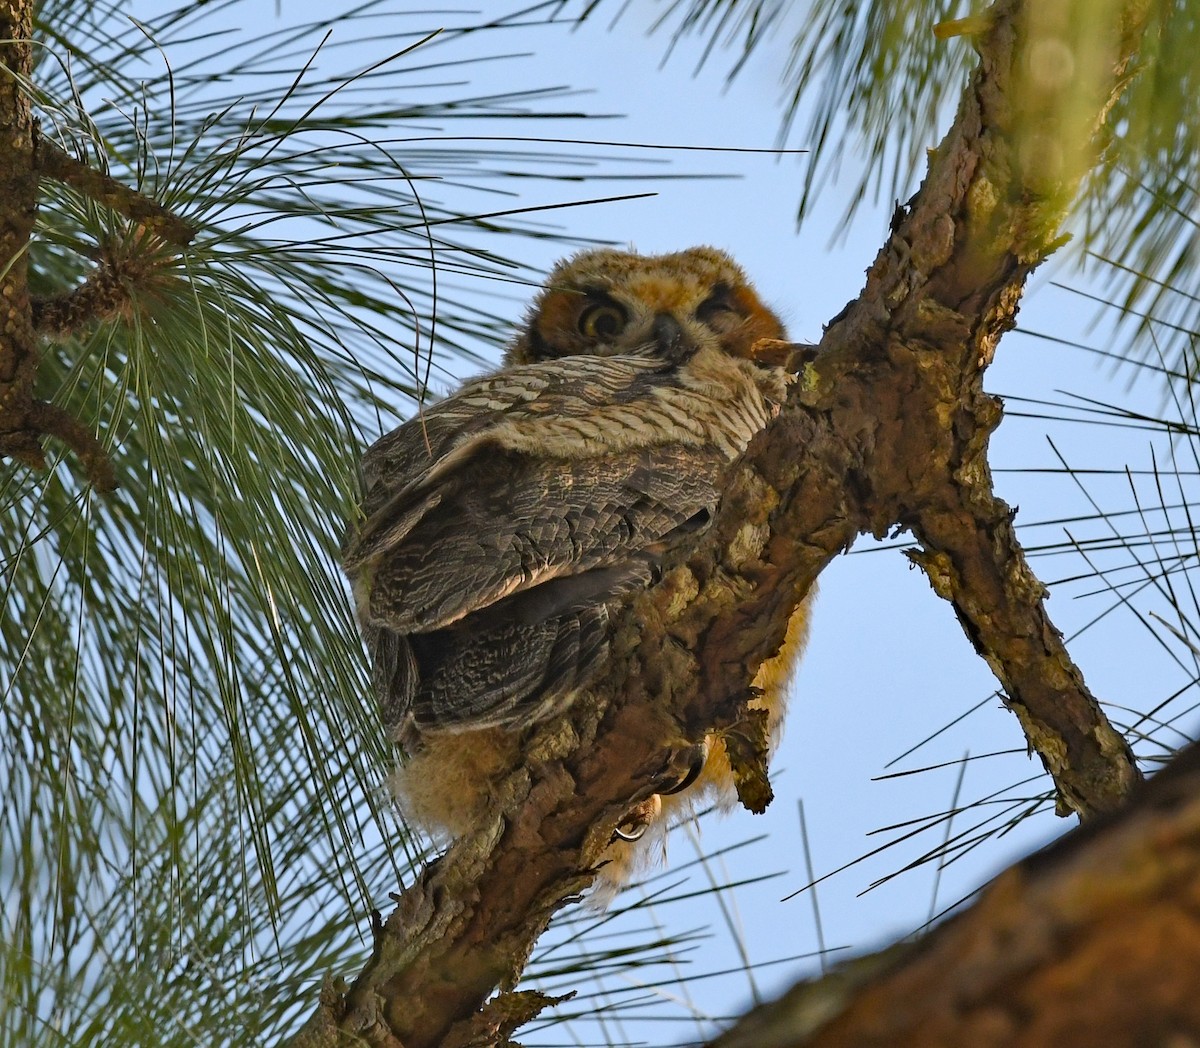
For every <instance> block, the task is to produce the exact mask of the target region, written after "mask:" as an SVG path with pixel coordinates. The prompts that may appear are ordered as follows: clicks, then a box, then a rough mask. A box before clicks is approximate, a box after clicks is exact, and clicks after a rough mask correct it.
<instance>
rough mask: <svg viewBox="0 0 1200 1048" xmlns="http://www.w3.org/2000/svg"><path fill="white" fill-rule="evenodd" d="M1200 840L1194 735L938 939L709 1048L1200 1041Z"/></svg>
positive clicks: (779, 1005) (818, 985) (860, 964)
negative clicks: (1157, 770) (1133, 789)
mask: <svg viewBox="0 0 1200 1048" xmlns="http://www.w3.org/2000/svg"><path fill="white" fill-rule="evenodd" d="M1198 842H1200V746H1197V745H1196V744H1193V745H1192V746H1191V747H1189V748H1188V749H1187V750H1185V751H1184V752H1183V753H1181V754H1180V755H1179V756H1177V757H1176V758H1175V760H1174V761H1173V762H1172V763H1171V765H1170V766H1169V767H1168V768H1167V769H1166V770H1165V771H1163V772H1162V773H1161V774H1159V775H1157V776H1155V778H1154V779H1153V780H1152V781H1151V782H1149V783H1147V784H1146V785H1145V786H1144V787H1143V788H1142V789H1141V790H1140V791H1138V792H1137V793H1136V794H1135V795H1134V797H1133V798H1132V799H1131V803H1130V805H1129V806H1128V807H1126V808H1124V809H1122V810H1121V811H1120V812H1119V813H1116V814H1114V815H1110V816H1108V817H1106V818H1102V819H1096V820H1094V821H1092V822H1090V823H1089V824H1088V825H1087V826H1086V827H1084V828H1081V829H1079V830H1076V831H1075V832H1074V833H1072V834H1069V835H1068V836H1066V837H1064V838H1062V839H1061V840H1059V841H1056V842H1055V843H1054V844H1053V845H1051V846H1050V847H1049V848H1047V849H1046V850H1045V851H1043V852H1040V853H1038V854H1036V855H1033V856H1032V857H1030V858H1028V859H1026V860H1024V861H1023V862H1020V863H1018V864H1017V865H1016V866H1013V867H1012V868H1011V869H1008V870H1006V871H1005V872H1004V873H1002V874H1000V876H999V877H997V878H996V879H995V880H994V881H993V882H992V883H991V884H990V885H989V886H988V887H987V888H986V889H984V891H983V893H982V895H981V897H980V898H979V899H978V901H976V903H975V904H974V905H973V906H972V907H971V908H970V909H969V910H967V911H965V912H964V913H961V914H959V915H958V916H956V917H955V918H954V919H953V920H951V921H949V922H948V923H946V924H945V925H943V926H942V927H940V928H938V929H937V930H936V931H934V932H933V933H931V934H930V935H928V936H926V937H925V938H924V939H922V940H920V941H918V942H915V943H911V942H910V943H906V944H903V945H900V946H895V947H891V948H890V949H888V950H886V951H884V952H883V953H880V954H875V955H871V956H868V957H864V958H860V959H858V960H855V961H851V962H849V963H848V964H847V965H845V966H843V967H841V968H839V969H837V970H835V971H834V972H833V973H831V974H830V975H829V976H828V977H827V978H824V979H821V980H820V981H818V982H815V983H805V984H800V985H797V986H795V987H793V988H792V989H791V990H789V991H788V992H787V993H786V994H784V995H783V996H782V997H781V998H780V999H779V1000H777V1001H773V1002H771V1003H769V1004H766V1005H764V1006H762V1007H761V1008H756V1009H755V1010H754V1011H753V1012H751V1013H749V1014H748V1015H746V1016H744V1017H743V1018H742V1019H740V1020H739V1021H738V1022H737V1023H736V1024H735V1025H734V1026H733V1027H732V1028H731V1029H730V1030H728V1031H727V1032H726V1033H724V1034H723V1035H721V1036H720V1037H718V1038H717V1039H716V1040H715V1041H713V1042H712V1045H711V1048H833V1046H835V1045H836V1046H837V1048H876V1046H881V1045H887V1046H889V1048H958V1046H960V1045H972V1046H973V1048H1002V1046H1003V1048H1008V1046H1011V1045H1018V1044H1019V1045H1028V1046H1030V1048H1035V1046H1042V1045H1045V1046H1050V1045H1053V1046H1055V1048H1061V1046H1071V1045H1079V1046H1081V1048H1082V1046H1085V1045H1086V1046H1090V1045H1106V1046H1109V1048H1124V1046H1128V1048H1133V1046H1134V1045H1145V1044H1158V1045H1174V1044H1178V1045H1181V1046H1182V1045H1188V1044H1193V1043H1195V1042H1194V1040H1192V1038H1191V1036H1188V1035H1194V1033H1195V1031H1196V1030H1197V1029H1200V918H1198V917H1197V911H1196V907H1195V891H1196V885H1197V884H1198V883H1200V846H1198Z"/></svg>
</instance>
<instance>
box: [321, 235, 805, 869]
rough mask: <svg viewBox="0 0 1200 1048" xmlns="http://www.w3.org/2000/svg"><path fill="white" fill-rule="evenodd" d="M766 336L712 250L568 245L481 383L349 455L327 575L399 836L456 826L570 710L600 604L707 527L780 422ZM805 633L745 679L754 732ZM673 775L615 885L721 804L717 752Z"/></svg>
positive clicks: (726, 791) (626, 829) (596, 640)
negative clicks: (676, 826) (388, 758)
mask: <svg viewBox="0 0 1200 1048" xmlns="http://www.w3.org/2000/svg"><path fill="white" fill-rule="evenodd" d="M783 338H784V330H783V326H782V324H781V323H780V321H779V319H778V318H777V317H776V316H775V314H774V313H772V312H771V310H770V309H768V308H767V307H766V306H765V305H764V304H763V303H762V301H761V300H760V299H759V297H758V295H757V294H756V293H755V291H754V289H753V288H752V287H751V286H750V284H749V282H748V281H747V279H746V276H745V274H744V273H743V272H742V270H741V269H740V268H739V267H738V266H737V265H736V264H735V263H734V262H733V260H732V259H731V258H729V256H728V255H726V254H724V253H723V252H721V251H718V250H716V249H714V248H708V247H697V248H692V249H690V250H687V251H681V252H677V253H674V254H667V255H657V256H641V255H637V254H633V253H629V252H624V251H614V250H590V251H584V252H582V253H580V254H578V255H576V256H574V257H573V258H569V259H567V260H565V261H563V262H561V263H560V264H559V265H558V266H557V267H556V268H555V269H554V270H553V272H552V273H551V274H550V277H549V280H548V281H547V283H546V286H545V288H544V289H543V290H542V291H541V292H540V293H539V294H538V296H537V297H536V299H535V300H534V303H533V306H532V308H531V309H530V312H529V314H528V317H527V318H526V321H525V324H524V326H523V328H522V329H521V331H520V332H519V333H518V334H517V336H516V338H515V339H514V340H513V341H512V343H511V344H510V345H509V347H508V350H507V352H506V355H505V359H504V363H503V366H502V367H501V368H500V369H499V370H497V371H495V372H494V373H492V374H489V375H485V376H483V377H482V378H477V379H475V380H473V381H469V382H467V383H466V384H464V385H463V386H462V387H461V388H460V389H458V390H457V391H456V392H455V393H453V394H452V395H450V396H448V397H447V398H445V399H444V400H442V401H440V402H438V403H436V404H434V405H432V406H431V407H426V408H425V409H424V410H423V411H421V412H420V413H419V414H418V415H417V416H416V417H414V418H412V419H411V420H409V421H408V422H406V423H405V424H404V425H402V426H400V427H399V428H398V429H396V430H394V431H393V432H391V433H389V434H387V435H386V436H384V437H382V438H381V439H380V440H378V441H377V442H376V443H375V444H374V445H372V446H371V447H370V448H369V449H368V450H367V452H366V454H365V455H364V456H363V459H362V481H363V489H364V497H363V502H362V513H361V518H360V520H359V522H358V523H357V525H356V526H355V527H353V528H352V529H351V533H350V534H349V536H348V537H347V541H346V544H345V547H344V551H343V554H344V555H343V567H344V569H345V571H346V574H347V576H348V577H349V578H350V580H351V583H352V585H353V589H354V595H355V601H356V604H357V608H358V615H359V620H360V623H361V626H362V631H363V635H364V639H365V641H366V644H367V647H368V650H369V652H370V655H371V659H372V664H373V676H374V685H375V690H376V693H377V695H378V699H379V703H380V712H381V717H382V720H383V723H384V725H385V728H386V730H387V731H388V732H389V734H390V736H391V737H392V738H393V739H394V740H395V741H396V742H398V743H399V745H400V747H401V750H402V753H403V757H402V761H401V764H400V768H399V770H398V771H397V773H396V776H395V778H394V781H393V786H394V789H395V792H396V794H397V797H398V799H399V802H400V805H401V808H402V810H403V812H404V813H405V815H406V817H407V819H408V820H409V821H410V822H415V823H416V824H418V825H421V826H423V827H425V828H426V829H429V830H431V831H434V832H441V833H444V834H448V835H450V836H457V835H461V834H464V833H467V832H469V831H470V830H471V829H472V827H473V826H475V825H477V824H478V822H479V820H480V819H481V818H482V817H483V815H484V814H485V813H486V812H487V810H488V807H489V804H490V803H491V799H492V797H491V790H492V787H493V785H494V784H495V783H496V782H497V781H498V779H499V777H500V776H502V775H503V774H505V773H506V772H508V771H509V770H511V769H512V768H513V767H515V765H516V763H517V762H519V760H520V753H521V744H522V739H523V737H524V736H525V734H526V732H527V730H528V729H529V727H530V726H531V725H534V724H536V723H538V722H540V721H543V720H545V719H546V718H549V717H553V716H555V715H556V714H557V713H559V712H560V711H562V710H564V709H565V708H566V707H567V706H568V705H569V704H570V703H572V702H575V701H583V697H586V695H587V684H588V681H589V680H590V679H591V677H592V676H593V674H594V673H595V672H596V671H597V669H598V668H599V667H600V666H601V665H602V664H603V662H604V660H605V657H606V655H607V646H608V633H609V629H608V624H609V617H610V616H611V615H612V613H613V610H614V608H616V607H617V606H619V604H620V602H621V601H622V600H625V599H628V596H629V595H630V594H632V593H634V592H636V591H638V590H640V589H642V588H644V587H646V586H647V585H649V584H651V583H652V582H653V581H654V579H655V578H656V576H657V573H658V570H659V565H660V564H661V562H662V558H663V556H664V555H665V554H666V553H667V552H668V551H669V550H671V549H673V548H675V547H676V546H678V545H679V544H680V543H684V542H686V541H687V540H688V538H689V536H692V535H694V534H696V533H697V532H698V531H700V530H701V529H703V528H704V527H706V526H707V524H708V522H709V521H710V520H711V519H712V516H713V514H714V512H715V511H716V508H717V505H718V503H719V502H720V499H721V492H722V488H723V485H724V483H725V480H726V478H727V476H728V475H729V471H730V467H731V465H732V463H733V462H734V461H735V460H736V459H737V458H738V457H739V456H740V455H741V454H742V452H743V451H744V450H745V449H746V447H747V445H748V444H749V442H750V440H751V439H752V438H753V437H754V436H755V434H757V433H758V432H759V431H760V430H762V429H763V427H765V426H766V425H767V423H768V422H769V421H770V420H771V419H772V418H773V417H774V415H775V414H776V413H777V412H778V410H779V407H780V405H781V404H782V401H783V399H784V396H785V393H786V388H787V385H788V383H789V381H790V380H791V374H790V373H789V371H788V369H787V368H786V367H784V366H783V365H784V363H785V362H786V361H785V350H786V348H787V347H786V343H784V342H782V339H783ZM806 623H807V614H806V608H805V606H804V605H802V606H801V608H800V609H799V610H798V611H797V613H796V615H795V616H794V618H793V620H792V622H791V625H790V627H789V630H788V637H787V640H786V642H785V644H784V646H783V648H782V649H781V651H780V653H779V654H778V655H777V656H776V657H775V658H774V659H772V660H770V661H769V662H768V663H766V664H764V666H763V667H762V668H761V670H760V672H759V675H758V677H757V678H756V680H755V684H756V685H758V686H759V688H760V689H761V697H760V698H759V699H757V700H755V701H756V702H758V703H759V704H761V705H763V706H765V707H766V708H767V710H768V721H769V728H770V730H771V734H772V737H776V736H777V734H778V728H779V723H780V720H781V718H782V713H783V701H784V696H785V693H786V690H787V677H788V674H789V672H790V668H791V666H792V664H793V663H794V662H795V661H796V657H797V656H798V653H799V650H800V648H801V647H802V646H803V643H804V637H805V632H806ZM691 758H692V759H691V769H690V770H689V771H688V773H687V774H686V775H684V776H683V777H682V779H681V780H680V781H679V782H678V783H675V784H674V788H673V789H671V790H665V791H664V793H663V794H661V795H656V796H653V797H651V798H650V800H649V801H647V802H644V803H643V804H641V805H639V806H638V807H637V808H635V809H634V810H632V811H631V812H630V813H629V814H628V815H627V816H626V818H625V819H624V820H623V821H622V823H621V825H620V826H619V827H618V828H617V831H616V833H615V835H614V840H613V843H612V845H611V846H610V854H608V855H607V856H606V859H607V860H608V861H607V862H606V864H605V867H604V870H603V871H602V877H604V878H606V879H607V881H608V883H609V885H610V886H615V885H616V884H618V883H620V881H621V880H623V879H624V878H625V877H626V876H627V875H628V872H629V871H630V870H631V869H632V867H633V866H634V865H635V864H636V862H637V860H638V850H639V849H641V850H642V851H643V852H649V851H650V849H646V848H645V844H647V843H649V839H655V840H661V839H662V838H663V835H664V834H665V828H666V826H667V825H668V821H669V816H670V814H671V813H672V810H673V809H674V808H676V807H678V806H681V805H686V804H688V803H690V802H692V801H694V800H695V799H698V798H699V797H701V796H706V795H712V794H714V793H715V794H716V798H717V800H718V801H720V802H722V803H725V802H731V801H732V798H733V796H734V793H733V777H732V773H731V770H730V765H729V760H728V758H727V757H726V756H725V753H724V748H723V745H722V743H721V741H720V739H719V738H716V737H712V738H709V739H706V740H704V742H703V743H702V744H700V745H698V746H696V747H695V749H694V752H693V753H692V754H691ZM650 829H654V831H655V832H654V833H653V834H648V832H647V831H648V830H650Z"/></svg>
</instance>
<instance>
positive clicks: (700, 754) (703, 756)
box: [655, 739, 708, 795]
mask: <svg viewBox="0 0 1200 1048" xmlns="http://www.w3.org/2000/svg"><path fill="white" fill-rule="evenodd" d="M707 760H708V740H707V739H705V740H704V741H703V742H698V743H696V745H695V746H693V747H692V749H691V751H690V752H689V753H688V769H687V771H686V772H684V774H683V777H682V778H680V779H677V780H676V781H675V782H673V783H672V782H669V780H668V783H667V784H664V785H663V786H662V787H661V788H660V789H658V790H656V791H655V792H657V793H661V794H663V795H670V794H672V793H682V792H683V791H684V790H686V789H687V788H688V787H689V786H691V785H692V783H694V782H695V781H696V780H697V779H698V778H699V777H700V773H701V772H702V771H704V765H705V762H706V761H707Z"/></svg>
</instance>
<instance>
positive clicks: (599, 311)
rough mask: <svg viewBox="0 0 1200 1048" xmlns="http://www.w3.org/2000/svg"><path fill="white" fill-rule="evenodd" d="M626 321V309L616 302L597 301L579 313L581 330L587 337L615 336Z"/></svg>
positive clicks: (621, 329) (622, 328)
mask: <svg viewBox="0 0 1200 1048" xmlns="http://www.w3.org/2000/svg"><path fill="white" fill-rule="evenodd" d="M625 321H626V317H625V310H623V309H622V308H621V307H620V306H618V305H617V304H616V303H615V302H596V303H594V304H593V305H590V306H588V307H587V309H585V310H584V311H583V312H582V313H580V314H579V332H580V334H582V335H585V336H586V337H587V338H614V337H615V336H617V335H619V334H620V333H621V332H622V331H623V330H624V328H625Z"/></svg>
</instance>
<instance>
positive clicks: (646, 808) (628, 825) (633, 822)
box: [612, 793, 662, 844]
mask: <svg viewBox="0 0 1200 1048" xmlns="http://www.w3.org/2000/svg"><path fill="white" fill-rule="evenodd" d="M661 810H662V801H660V800H659V799H658V794H657V793H656V794H654V796H652V797H647V798H646V799H645V800H644V801H642V803H641V804H638V805H636V806H635V807H633V808H630V809H629V811H627V812H626V813H625V814H624V815H623V816H622V817H621V821H620V822H619V823H617V827H616V829H614V830H613V837H612V839H613V840H614V841H628V842H629V843H630V844H632V843H634V842H635V841H640V840H641V839H642V838H643V837H645V836H646V831H647V830H648V829H650V824H651V823H652V822H654V820H655V819H657V818H658V813H659V812H660V811H661Z"/></svg>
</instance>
